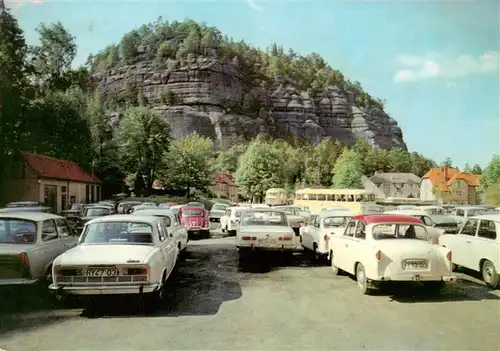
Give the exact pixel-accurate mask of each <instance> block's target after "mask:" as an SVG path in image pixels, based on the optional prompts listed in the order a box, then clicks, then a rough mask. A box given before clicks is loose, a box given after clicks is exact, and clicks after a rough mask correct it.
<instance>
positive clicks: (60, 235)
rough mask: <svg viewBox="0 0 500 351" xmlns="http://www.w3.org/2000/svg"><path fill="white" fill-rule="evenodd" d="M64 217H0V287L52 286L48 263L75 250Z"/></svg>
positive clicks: (31, 214) (37, 214)
mask: <svg viewBox="0 0 500 351" xmlns="http://www.w3.org/2000/svg"><path fill="white" fill-rule="evenodd" d="M77 240H78V239H77V237H76V236H74V235H73V232H72V231H71V229H70V228H69V226H68V222H67V221H66V219H65V218H64V217H60V216H56V215H54V214H51V213H43V212H9V213H2V214H0V285H21V284H34V283H37V282H38V281H44V280H45V281H46V283H48V284H50V283H51V282H52V262H53V261H54V259H55V258H56V257H57V256H59V255H60V254H62V253H63V252H65V251H66V250H68V249H71V248H72V247H75V246H76V243H77Z"/></svg>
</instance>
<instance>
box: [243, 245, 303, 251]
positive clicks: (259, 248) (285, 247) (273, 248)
mask: <svg viewBox="0 0 500 351" xmlns="http://www.w3.org/2000/svg"><path fill="white" fill-rule="evenodd" d="M236 247H237V248H238V250H250V251H296V250H297V245H275V246H259V245H236Z"/></svg>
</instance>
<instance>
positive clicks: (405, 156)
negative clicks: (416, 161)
mask: <svg viewBox="0 0 500 351" xmlns="http://www.w3.org/2000/svg"><path fill="white" fill-rule="evenodd" d="M389 163H390V165H391V169H390V171H389V172H397V173H408V172H411V170H412V165H411V157H410V154H409V153H408V151H406V150H404V149H399V148H395V149H391V150H390V151H389Z"/></svg>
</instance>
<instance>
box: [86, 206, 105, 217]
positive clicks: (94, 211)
mask: <svg viewBox="0 0 500 351" xmlns="http://www.w3.org/2000/svg"><path fill="white" fill-rule="evenodd" d="M105 215H109V208H102V207H89V208H87V209H86V210H85V216H89V217H93V216H105Z"/></svg>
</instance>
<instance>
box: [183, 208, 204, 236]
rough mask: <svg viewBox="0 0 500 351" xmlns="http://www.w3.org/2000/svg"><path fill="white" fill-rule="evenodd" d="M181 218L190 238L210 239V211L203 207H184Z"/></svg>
mask: <svg viewBox="0 0 500 351" xmlns="http://www.w3.org/2000/svg"><path fill="white" fill-rule="evenodd" d="M179 217H180V219H181V223H182V225H183V226H184V227H185V228H186V229H187V233H188V237H189V238H193V237H201V238H210V225H209V221H208V211H207V210H205V209H204V208H203V207H197V206H187V205H186V206H183V207H181V208H180V211H179Z"/></svg>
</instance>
